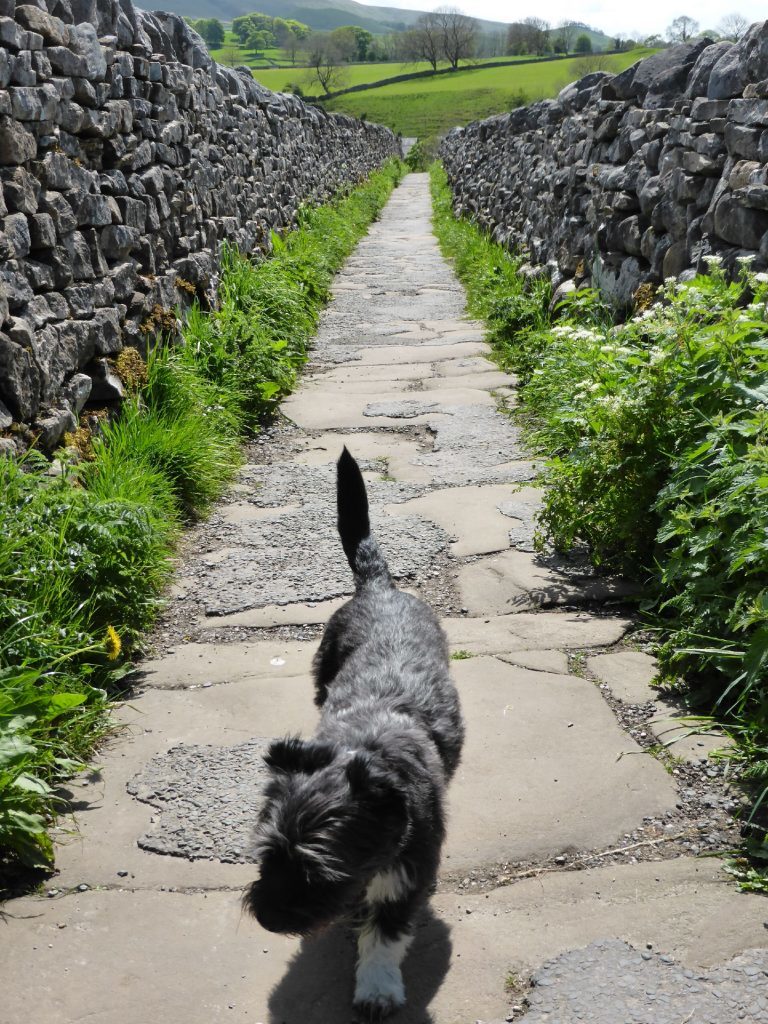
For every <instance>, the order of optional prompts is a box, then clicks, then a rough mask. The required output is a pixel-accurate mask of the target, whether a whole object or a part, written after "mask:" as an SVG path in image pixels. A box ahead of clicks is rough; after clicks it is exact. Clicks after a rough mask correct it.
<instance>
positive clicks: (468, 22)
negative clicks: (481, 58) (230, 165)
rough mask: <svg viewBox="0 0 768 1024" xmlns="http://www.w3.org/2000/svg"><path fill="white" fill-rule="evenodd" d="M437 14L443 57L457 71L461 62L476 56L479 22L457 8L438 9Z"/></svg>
mask: <svg viewBox="0 0 768 1024" xmlns="http://www.w3.org/2000/svg"><path fill="white" fill-rule="evenodd" d="M435 14H436V15H437V17H438V18H439V24H440V29H441V35H442V52H443V56H444V57H445V59H446V60H447V61H448V63H449V64H450V65H451V67H452V68H453V70H454V71H455V70H456V68H457V67H458V66H459V61H460V60H469V59H470V58H472V57H474V55H475V43H476V41H477V27H478V26H477V22H476V21H475V19H474V18H470V17H468V16H467V15H466V14H462V13H461V11H460V10H458V9H457V8H456V7H438V8H437V10H436V11H435Z"/></svg>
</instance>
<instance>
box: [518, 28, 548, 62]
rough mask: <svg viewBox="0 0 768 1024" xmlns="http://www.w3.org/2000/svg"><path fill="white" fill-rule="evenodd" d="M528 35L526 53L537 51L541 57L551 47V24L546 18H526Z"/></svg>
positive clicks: (525, 29)
mask: <svg viewBox="0 0 768 1024" xmlns="http://www.w3.org/2000/svg"><path fill="white" fill-rule="evenodd" d="M523 28H524V31H525V35H526V44H527V49H526V51H525V52H526V53H536V54H538V55H539V56H540V57H541V56H542V54H545V53H546V52H547V50H548V49H549V30H550V25H549V22H548V21H545V20H544V18H526V19H525V21H524V22H523Z"/></svg>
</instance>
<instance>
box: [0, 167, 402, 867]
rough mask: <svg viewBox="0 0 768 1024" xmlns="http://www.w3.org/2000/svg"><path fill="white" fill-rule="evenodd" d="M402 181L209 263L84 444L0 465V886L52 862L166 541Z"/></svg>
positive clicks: (148, 619)
mask: <svg viewBox="0 0 768 1024" xmlns="http://www.w3.org/2000/svg"><path fill="white" fill-rule="evenodd" d="M401 174H402V165H401V164H399V163H398V162H394V161H393V162H391V163H390V164H389V165H387V166H386V167H385V168H383V169H382V170H381V171H379V172H377V173H375V174H374V175H372V176H371V178H370V179H369V180H368V181H367V182H365V183H364V184H362V185H361V186H360V187H358V188H357V189H355V190H353V191H352V192H351V193H350V194H349V195H348V196H346V197H345V198H342V199H340V200H339V201H338V202H336V203H333V204H329V205H328V206H324V207H318V208H316V209H307V210H305V211H303V213H302V215H301V218H300V220H301V223H300V226H299V228H298V229H297V230H296V231H294V232H292V233H290V234H289V235H287V236H286V237H285V238H283V239H281V238H277V237H275V238H274V240H273V242H274V251H273V254H272V256H271V258H269V259H266V260H261V261H258V262H257V261H253V260H250V259H247V258H246V257H244V256H242V255H240V254H238V253H237V252H235V251H234V250H232V249H229V250H227V251H225V253H224V256H223V263H222V272H221V284H220V290H219V297H220V303H219V305H218V307H217V308H216V309H215V310H211V311H203V310H202V309H200V308H199V307H195V308H193V309H192V310H191V311H189V313H188V316H187V318H186V324H185V325H184V326H183V329H182V335H183V339H182V342H181V343H180V344H178V345H174V346H171V345H169V344H166V343H165V341H164V340H163V339H162V338H160V339H158V340H157V343H156V344H155V346H154V348H153V350H152V352H151V354H150V355H149V357H148V359H147V362H146V365H144V363H143V361H142V360H141V359H139V357H138V355H137V354H136V353H133V358H132V359H125V358H122V359H118V361H117V367H116V369H117V372H122V374H123V379H124V382H125V385H126V388H127V392H128V393H127V397H126V399H125V400H124V402H123V406H122V409H121V412H120V415H119V416H118V417H117V418H115V419H113V420H112V421H111V422H106V423H105V425H104V426H103V428H102V430H101V432H100V434H99V435H98V436H95V437H90V436H89V435H88V432H87V430H86V428H85V427H81V428H80V429H79V430H78V434H77V436H73V437H70V438H69V442H70V446H69V447H68V448H66V449H65V450H64V451H62V452H59V453H57V454H58V460H57V462H55V463H54V465H53V467H51V465H50V464H49V462H48V460H47V459H45V458H44V457H43V456H42V455H40V454H39V453H37V452H35V451H34V450H33V451H30V452H29V453H27V455H26V457H25V458H24V459H23V460H22V461H15V460H12V459H7V458H2V459H0V581H1V582H0V881H2V876H5V877H6V878H7V877H10V876H11V875H15V873H16V872H17V870H18V869H19V868H20V867H27V868H47V867H50V866H51V864H52V863H53V855H54V850H53V844H52V842H51V839H50V836H49V829H50V826H51V824H52V822H53V821H54V820H55V818H56V815H57V813H58V812H59V811H60V810H61V809H62V808H64V807H65V806H66V805H65V803H64V802H63V800H62V799H61V798H60V797H59V796H58V795H57V786H59V784H60V783H61V782H62V781H63V780H64V779H66V778H67V777H69V776H71V775H73V774H74V773H76V772H77V771H79V770H82V769H83V768H84V767H85V763H86V759H87V758H88V757H89V756H91V755H92V754H93V751H94V749H95V746H96V744H97V743H98V741H99V740H100V739H101V738H102V737H103V735H104V734H105V732H106V731H108V730H109V728H110V725H109V702H110V697H112V696H114V695H115V694H116V693H119V690H120V685H121V684H120V679H121V677H122V676H124V675H125V674H126V672H127V671H128V670H129V667H130V656H131V654H132V652H134V651H136V649H137V648H138V647H139V645H140V643H141V637H142V634H143V632H144V631H145V630H146V629H147V628H148V627H149V626H150V625H151V624H152V622H153V620H154V619H155V617H156V616H157V614H158V611H159V609H160V608H161V606H162V591H163V588H164V587H165V586H166V584H167V582H168V580H169V577H170V573H171V556H172V553H173V550H174V544H175V542H176V541H177V539H178V537H179V534H180V532H181V530H182V529H183V527H184V525H185V523H187V522H189V521H190V520H192V519H194V518H196V517H198V516H201V515H204V514H205V512H206V511H207V509H209V508H210V506H211V504H212V502H213V501H214V500H215V499H216V498H217V497H218V495H220V494H221V492H222V490H223V489H224V487H225V486H226V485H227V482H228V481H229V480H230V479H231V477H232V476H233V474H234V472H235V471H236V469H237V466H238V463H239V461H240V445H241V441H242V438H243V437H244V436H245V435H247V434H249V433H251V432H253V431H256V430H258V428H259V424H260V423H261V422H262V421H263V419H264V418H265V417H266V416H268V415H269V414H270V413H272V412H273V411H274V409H275V408H276V406H277V404H278V402H279V400H280V398H281V397H282V396H283V395H285V394H286V393H288V392H289V391H290V390H291V389H292V388H293V387H294V386H295V383H296V379H297V373H298V370H299V368H300V367H301V365H302V364H303V363H304V362H305V360H306V358H307V350H308V346H309V343H310V339H311V336H312V333H313V331H314V329H315V325H316V322H317V317H318V315H319V311H320V309H321V308H322V306H323V304H324V303H325V302H326V301H327V300H328V297H329V294H330V283H331V280H332V278H333V275H334V273H335V272H336V271H337V270H338V269H339V267H340V266H341V264H342V262H343V261H344V259H345V258H346V256H347V255H348V254H349V253H350V252H351V250H352V248H353V247H354V245H355V243H356V242H357V240H358V239H359V238H360V236H361V235H362V234H364V232H365V230H366V228H367V226H368V224H369V223H370V221H371V220H373V219H374V218H375V217H376V216H377V214H378V212H379V211H380V209H381V208H382V206H383V205H384V203H385V201H386V199H387V197H388V196H389V193H390V192H391V190H392V188H393V186H394V184H395V183H396V182H397V181H398V180H399V178H400V176H401ZM131 351H132V350H131ZM129 354H130V353H129ZM77 459H80V460H81V461H77Z"/></svg>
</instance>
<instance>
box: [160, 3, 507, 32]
mask: <svg viewBox="0 0 768 1024" xmlns="http://www.w3.org/2000/svg"><path fill="white" fill-rule="evenodd" d="M150 6H151V5H150ZM163 10H166V11H173V12H174V13H176V14H183V15H187V16H189V17H192V18H219V19H220V20H222V21H231V20H232V18H237V17H239V15H241V14H249V13H250V12H251V11H260V12H261V13H263V14H269V15H271V16H272V17H278V18H295V19H296V20H297V21H302V22H304V24H305V25H309V26H310V27H311V28H315V29H332V28H338V27H339V26H340V25H359V26H360V27H361V28H365V29H368V31H369V32H373V33H374V34H375V35H381V34H387V33H389V32H400V31H402V30H403V29H406V28H408V27H409V26H410V25H413V23H414V22H415V21H416V19H417V18H418V17H419V16H420V15H421V14H423V13H424V12H423V11H405V10H400V9H399V8H397V7H371V6H368V5H367V4H360V3H356V0H297V2H291V0H164V2H163ZM477 20H478V23H479V25H480V28H481V31H483V32H495V31H498V30H499V29H503V28H505V27H506V26H505V25H504V24H503V23H502V22H500V21H483V20H481V19H479V18H478V19H477Z"/></svg>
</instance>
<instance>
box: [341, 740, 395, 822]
mask: <svg viewBox="0 0 768 1024" xmlns="http://www.w3.org/2000/svg"><path fill="white" fill-rule="evenodd" d="M346 772H347V779H348V780H349V787H350V789H351V790H352V795H353V796H356V797H357V798H358V799H359V800H364V801H367V802H369V803H371V804H373V805H374V806H375V807H376V810H377V813H378V814H379V815H386V814H395V815H397V816H400V814H401V813H403V811H404V807H405V799H404V797H403V794H402V791H401V789H400V786H399V785H398V784H397V781H396V780H395V779H392V778H390V776H389V775H388V774H387V772H386V770H385V769H384V768H382V767H381V765H379V764H377V763H376V760H375V758H374V757H373V755H372V754H370V753H369V752H368V751H367V750H357V751H355V753H354V754H353V755H352V757H351V758H350V760H349V762H348V763H347V768H346Z"/></svg>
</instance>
